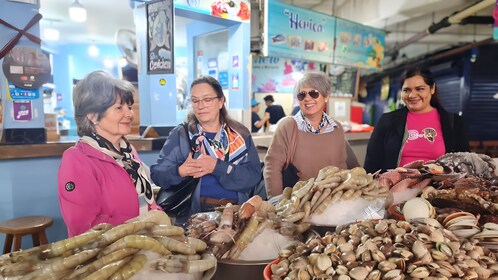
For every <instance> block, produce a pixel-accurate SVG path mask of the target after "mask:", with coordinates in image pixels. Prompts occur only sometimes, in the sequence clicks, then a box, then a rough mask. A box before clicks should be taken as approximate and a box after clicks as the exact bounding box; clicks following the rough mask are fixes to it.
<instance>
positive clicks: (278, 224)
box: [187, 195, 310, 260]
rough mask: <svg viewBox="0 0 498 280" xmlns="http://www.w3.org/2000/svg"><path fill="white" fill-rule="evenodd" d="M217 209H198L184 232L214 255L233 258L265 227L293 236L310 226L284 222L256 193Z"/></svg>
mask: <svg viewBox="0 0 498 280" xmlns="http://www.w3.org/2000/svg"><path fill="white" fill-rule="evenodd" d="M217 211H221V214H218V215H212V213H198V214H195V215H193V216H192V217H191V218H190V219H189V221H188V223H187V224H188V225H187V235H188V236H191V237H195V238H199V239H201V240H203V241H205V242H206V243H207V244H208V249H207V250H208V251H209V252H211V253H213V254H214V256H215V257H216V258H217V259H231V260H236V259H238V257H239V256H240V254H241V253H242V251H243V250H244V249H245V248H246V247H247V245H249V243H251V242H252V241H253V240H254V238H255V237H256V236H258V235H259V234H260V233H261V232H263V231H264V230H265V229H266V228H269V229H275V230H276V231H278V232H279V233H280V234H282V235H285V236H291V237H296V236H298V235H300V234H301V233H303V232H305V231H306V230H308V229H309V227H310V225H309V223H299V224H296V223H287V222H285V221H282V220H281V219H280V218H279V217H277V215H276V210H275V207H274V206H273V205H272V204H271V203H270V202H268V201H263V199H262V198H261V197H260V196H259V195H255V196H253V197H251V198H250V199H249V200H248V201H246V202H244V203H243V204H242V206H239V205H232V204H231V203H228V204H227V205H225V206H224V207H220V208H218V209H217Z"/></svg>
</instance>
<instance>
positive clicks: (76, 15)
mask: <svg viewBox="0 0 498 280" xmlns="http://www.w3.org/2000/svg"><path fill="white" fill-rule="evenodd" d="M69 18H71V20H72V21H76V22H84V21H86V9H85V7H83V5H81V4H80V2H79V1H78V0H74V2H73V4H71V6H69Z"/></svg>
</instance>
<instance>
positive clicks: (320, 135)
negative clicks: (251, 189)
mask: <svg viewBox="0 0 498 280" xmlns="http://www.w3.org/2000/svg"><path fill="white" fill-rule="evenodd" d="M330 87H331V81H330V79H329V78H328V77H327V75H325V73H322V72H308V73H305V74H304V76H303V77H302V78H301V79H300V80H299V81H298V82H297V84H296V86H295V87H294V94H295V95H296V97H297V99H298V100H299V107H300V109H301V110H300V111H299V112H298V113H297V114H296V115H295V116H293V117H292V116H289V117H286V118H284V119H283V120H282V121H281V122H280V123H279V125H278V126H277V129H276V131H275V135H274V136H273V140H272V143H271V145H270V147H269V149H268V153H267V155H266V157H265V171H264V178H265V184H266V190H267V193H268V196H269V197H272V196H276V195H279V194H281V193H282V191H283V187H284V186H283V181H282V176H283V172H284V168H285V165H286V160H287V158H288V153H289V152H290V151H291V150H292V145H295V146H296V147H297V148H296V149H295V152H294V155H290V158H292V164H294V166H296V168H297V169H298V170H299V173H298V176H299V180H307V179H309V178H311V177H316V176H317V175H318V171H320V169H322V168H323V167H326V166H329V165H333V166H337V167H339V168H341V169H345V168H353V167H357V166H359V164H358V160H357V159H356V156H355V154H354V153H353V151H352V149H351V147H350V146H349V143H348V142H347V141H346V139H345V135H344V131H343V129H342V126H341V124H340V123H339V122H337V121H335V120H334V119H333V118H332V117H330V116H329V115H327V114H326V113H325V112H324V108H325V106H326V104H327V102H328V100H329V94H330ZM295 130H297V133H296V134H297V138H295V139H294V138H293V135H296V134H294V131H295ZM291 187H292V186H291Z"/></svg>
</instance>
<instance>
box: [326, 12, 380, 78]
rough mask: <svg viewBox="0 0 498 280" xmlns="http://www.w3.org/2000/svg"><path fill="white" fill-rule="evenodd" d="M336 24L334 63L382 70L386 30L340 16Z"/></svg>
mask: <svg viewBox="0 0 498 280" xmlns="http://www.w3.org/2000/svg"><path fill="white" fill-rule="evenodd" d="M336 24H337V26H336V33H335V38H336V49H335V53H334V64H342V65H349V66H354V67H359V68H366V69H372V70H381V69H382V65H383V62H384V46H385V32H384V31H383V30H380V29H376V28H373V27H369V26H365V25H362V24H358V23H356V22H352V21H348V20H344V19H340V18H337V22H336Z"/></svg>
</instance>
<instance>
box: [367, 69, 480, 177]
mask: <svg viewBox="0 0 498 280" xmlns="http://www.w3.org/2000/svg"><path fill="white" fill-rule="evenodd" d="M401 83H402V86H401V94H402V99H403V102H404V103H405V105H406V107H403V108H401V109H398V110H396V111H393V112H390V113H385V114H383V115H382V116H381V117H380V119H379V121H378V122H377V125H376V126H375V129H374V131H373V133H372V136H371V137H370V141H369V142H368V147H367V154H366V158H365V169H366V170H367V171H368V172H371V173H373V172H376V171H378V170H382V171H386V170H387V169H392V168H396V167H398V166H403V165H405V164H407V163H410V162H412V161H415V160H424V161H428V160H434V159H437V158H438V157H440V156H442V155H444V154H445V153H449V152H468V151H470V147H469V141H468V140H467V134H466V132H465V130H464V124H463V120H462V118H461V117H459V116H458V115H456V114H452V113H448V112H447V111H446V110H445V109H444V108H443V107H442V106H441V104H440V102H439V98H438V89H437V86H436V83H435V81H434V77H433V75H432V73H431V71H430V70H429V69H427V68H424V67H414V68H411V69H408V70H407V71H406V72H405V73H404V74H403V76H402V77H401Z"/></svg>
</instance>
